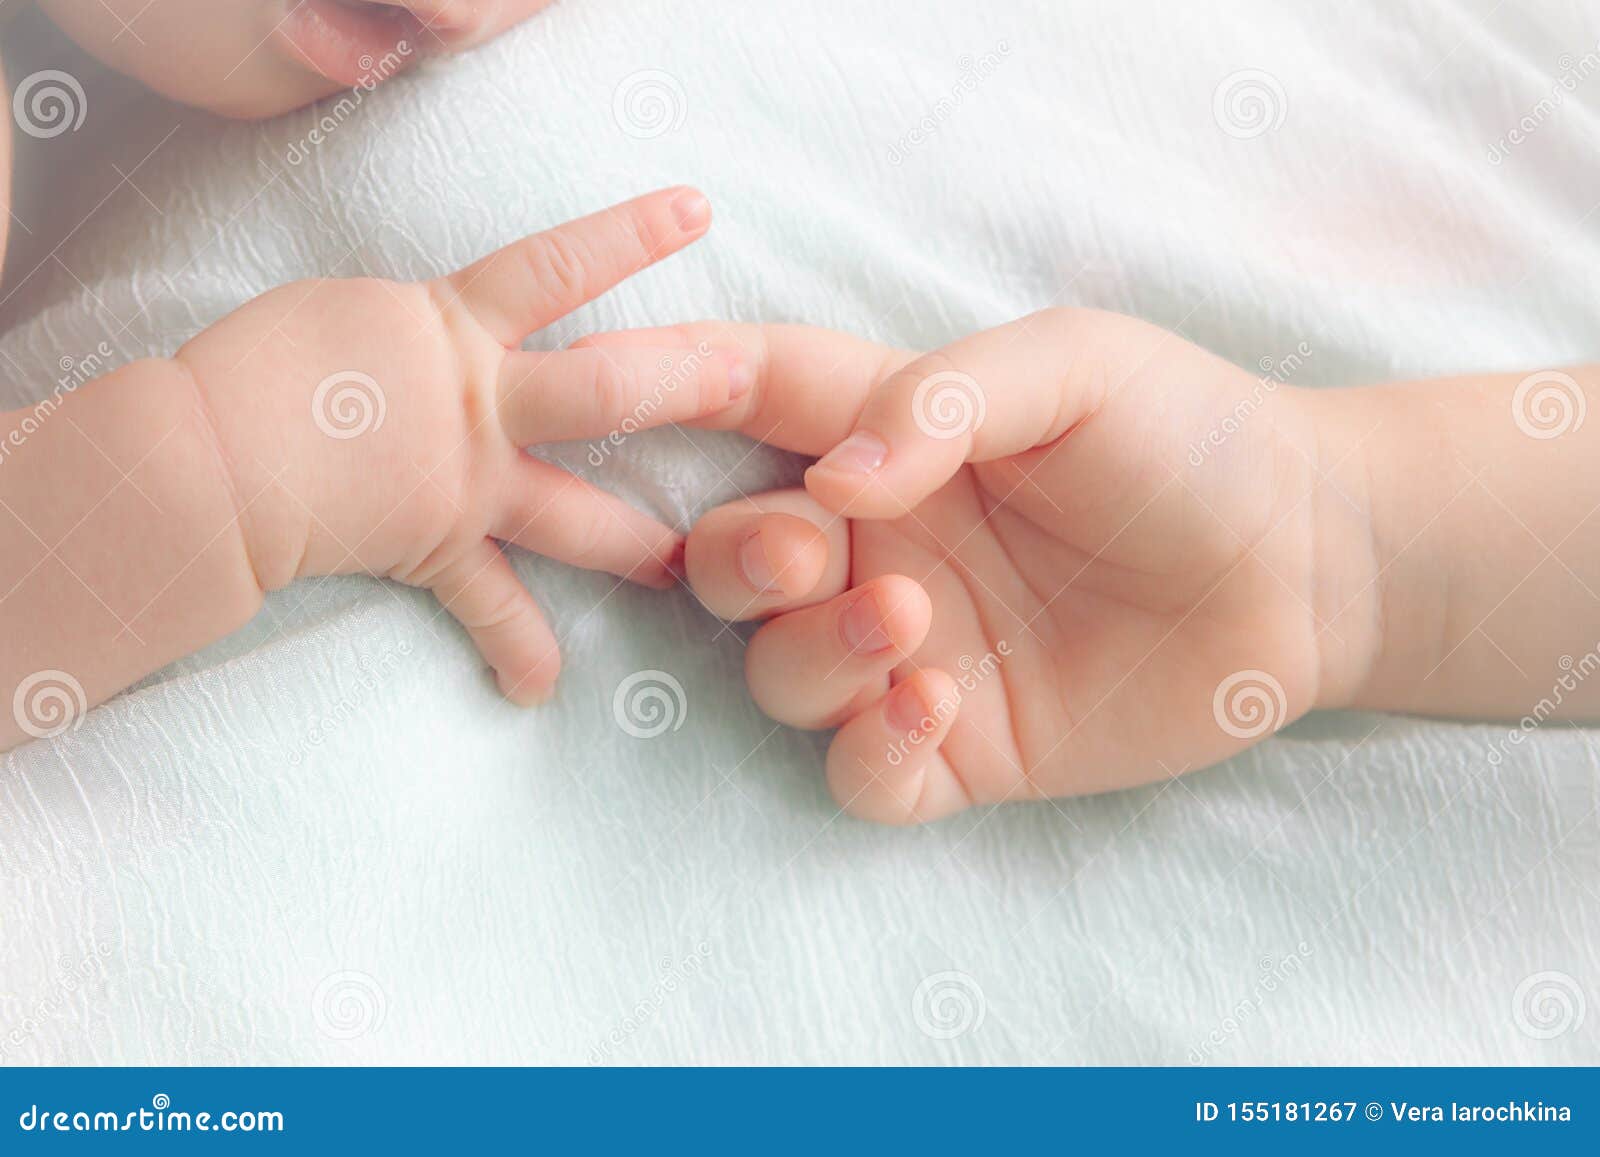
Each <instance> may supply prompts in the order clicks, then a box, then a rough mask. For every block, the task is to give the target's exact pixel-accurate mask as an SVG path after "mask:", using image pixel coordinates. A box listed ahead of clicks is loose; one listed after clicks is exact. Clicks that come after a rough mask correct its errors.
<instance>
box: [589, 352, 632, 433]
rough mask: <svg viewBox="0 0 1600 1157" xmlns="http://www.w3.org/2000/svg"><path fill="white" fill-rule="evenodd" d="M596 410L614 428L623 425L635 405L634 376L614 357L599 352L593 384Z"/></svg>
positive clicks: (595, 360) (595, 361) (596, 358)
mask: <svg viewBox="0 0 1600 1157" xmlns="http://www.w3.org/2000/svg"><path fill="white" fill-rule="evenodd" d="M591 388H592V390H593V394H594V405H595V411H596V412H597V413H598V414H599V415H600V417H601V419H602V420H603V421H604V422H605V423H606V424H607V425H608V426H609V427H610V428H611V429H613V430H615V429H617V428H618V427H619V426H621V425H622V423H623V421H624V420H625V419H626V418H627V417H628V415H629V413H630V412H631V411H632V409H633V406H634V401H633V396H634V393H635V387H634V377H633V374H632V373H630V372H629V371H628V370H627V369H625V368H623V367H622V366H621V365H620V364H618V363H617V361H616V360H615V359H614V358H611V357H608V356H606V354H605V353H604V352H603V351H601V352H597V356H596V357H595V359H594V381H593V384H592V387H591Z"/></svg>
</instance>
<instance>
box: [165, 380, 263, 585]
mask: <svg viewBox="0 0 1600 1157" xmlns="http://www.w3.org/2000/svg"><path fill="white" fill-rule="evenodd" d="M167 360H168V362H169V364H170V365H171V366H172V367H173V368H174V369H175V370H176V372H177V374H178V376H179V377H180V378H181V379H182V381H183V382H184V384H185V386H186V387H187V389H188V390H189V394H190V396H191V398H192V399H193V402H194V407H195V416H196V418H197V420H198V424H199V427H200V433H201V436H202V439H203V440H204V441H205V443H206V450H207V453H209V454H210V455H211V456H212V460H213V461H214V462H215V464H216V468H217V473H218V474H219V475H220V477H221V482H222V485H223V486H224V488H225V489H226V490H227V494H228V506H229V509H230V510H231V511H232V517H231V518H230V519H229V523H228V525H229V526H231V527H233V528H234V529H235V530H236V531H237V532H238V535H239V549H240V552H241V553H242V554H243V555H244V562H245V568H246V569H247V570H248V571H249V574H250V582H251V583H252V584H253V585H254V587H255V590H256V594H257V595H258V597H265V596H266V593H267V592H268V591H269V590H271V589H273V588H272V586H271V585H269V583H268V581H267V580H265V579H264V578H263V576H264V575H268V574H272V573H275V572H274V571H271V570H267V569H264V567H263V565H262V552H261V551H260V549H259V547H258V546H257V545H256V544H255V543H254V542H253V537H254V536H253V535H252V534H251V532H250V525H249V519H250V510H249V500H246V499H245V498H244V496H243V495H242V494H241V493H240V491H239V484H238V478H237V475H236V474H235V471H234V464H233V459H232V456H231V455H230V454H229V452H228V448H227V446H226V445H225V444H224V443H223V440H222V435H221V433H220V431H219V430H218V428H217V421H216V414H215V412H214V411H213V410H212V407H211V398H210V396H209V395H208V394H207V393H206V389H205V386H204V385H203V384H202V383H201V381H200V379H199V377H198V376H197V375H196V374H195V372H194V368H193V367H192V366H190V365H189V363H188V362H186V361H185V360H184V358H183V353H182V351H181V350H180V351H179V352H178V353H176V354H174V355H173V356H172V357H171V358H169V359H167Z"/></svg>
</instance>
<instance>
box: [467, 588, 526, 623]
mask: <svg viewBox="0 0 1600 1157" xmlns="http://www.w3.org/2000/svg"><path fill="white" fill-rule="evenodd" d="M475 611H476V613H475V614H474V615H473V616H472V619H473V621H472V622H469V623H468V624H467V626H469V627H471V628H472V629H473V630H475V631H501V632H507V631H513V630H515V629H518V628H520V627H521V625H522V624H523V623H524V622H525V621H526V620H527V617H528V601H527V599H526V598H525V597H524V594H523V591H522V589H521V588H520V587H515V588H513V587H507V588H506V589H504V590H502V591H499V592H497V593H496V594H495V595H494V596H492V597H491V598H490V599H489V600H488V601H487V602H485V603H484V604H483V605H482V606H481V607H477V608H475Z"/></svg>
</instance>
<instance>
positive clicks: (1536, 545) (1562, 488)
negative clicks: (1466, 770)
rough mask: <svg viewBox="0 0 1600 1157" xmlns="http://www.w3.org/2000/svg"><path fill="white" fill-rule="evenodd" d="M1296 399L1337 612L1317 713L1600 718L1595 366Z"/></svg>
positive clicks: (1327, 639)
mask: <svg viewBox="0 0 1600 1157" xmlns="http://www.w3.org/2000/svg"><path fill="white" fill-rule="evenodd" d="M1301 396H1302V398H1303V400H1304V402H1305V404H1306V405H1307V406H1308V407H1310V408H1311V410H1312V412H1313V413H1315V414H1317V415H1318V422H1317V427H1318V429H1319V430H1320V431H1321V433H1322V442H1323V447H1324V450H1323V454H1322V461H1323V463H1324V470H1325V474H1324V481H1325V483H1326V485H1324V486H1323V487H1322V488H1321V490H1320V492H1319V495H1318V499H1317V501H1318V503H1319V506H1320V510H1319V519H1318V521H1319V524H1320V525H1321V527H1322V531H1321V536H1322V539H1323V547H1322V551H1321V553H1322V558H1323V560H1324V565H1323V567H1322V573H1323V575H1324V576H1325V577H1324V581H1325V583H1326V584H1327V586H1328V591H1327V593H1328V595H1329V598H1328V601H1327V605H1329V606H1332V607H1334V608H1336V611H1335V613H1336V614H1338V609H1339V608H1346V609H1345V610H1344V611H1343V613H1342V614H1338V617H1337V618H1334V617H1333V616H1330V621H1329V626H1328V629H1327V630H1325V631H1324V632H1323V648H1324V653H1325V654H1326V655H1329V656H1330V660H1329V664H1328V666H1329V669H1331V670H1337V671H1340V672H1341V673H1342V674H1341V676H1340V677H1339V678H1337V679H1335V680H1333V681H1331V682H1330V683H1329V685H1327V686H1326V687H1325V689H1324V694H1323V696H1322V697H1321V698H1320V701H1319V705H1321V706H1344V705H1350V706H1356V707H1370V708H1379V709H1384V710H1395V711H1412V712H1420V713H1425V714H1437V715H1454V716H1501V717H1511V718H1517V717H1521V716H1524V715H1530V714H1531V715H1534V716H1535V717H1537V718H1541V719H1542V718H1543V717H1545V715H1546V714H1548V715H1551V716H1554V717H1556V718H1565V719H1575V718H1591V719H1592V718H1597V717H1600V678H1593V677H1592V676H1594V675H1596V674H1597V673H1600V672H1597V671H1596V665H1597V664H1600V654H1597V651H1596V648H1597V647H1600V421H1596V420H1595V419H1594V418H1593V417H1590V418H1589V419H1588V420H1585V411H1586V410H1587V409H1588V406H1589V404H1590V402H1591V401H1593V402H1596V403H1600V367H1596V366H1585V367H1577V368H1568V369H1565V370H1546V371H1539V372H1535V373H1530V374H1486V375H1475V376H1471V377H1463V378H1453V379H1441V380H1433V381H1421V382H1405V383H1398V384H1391V385H1384V386H1375V387H1370V388H1362V389H1347V390H1325V391H1307V392H1306V393H1305V394H1304V395H1301ZM1541 705H1542V706H1541Z"/></svg>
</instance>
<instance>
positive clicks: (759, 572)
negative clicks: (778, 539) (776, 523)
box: [739, 531, 778, 594]
mask: <svg viewBox="0 0 1600 1157" xmlns="http://www.w3.org/2000/svg"><path fill="white" fill-rule="evenodd" d="M739 571H740V573H741V574H743V575H744V581H745V582H747V583H749V584H750V586H751V588H752V589H753V590H755V591H756V592H757V593H759V594H766V593H767V592H768V591H775V590H777V589H778V582H777V576H776V575H774V574H773V573H772V564H771V563H770V562H768V561H767V552H766V550H764V549H763V548H762V546H761V532H760V531H757V532H756V533H754V534H752V535H751V536H750V537H749V538H747V539H745V540H744V542H742V543H740V544H739Z"/></svg>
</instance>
